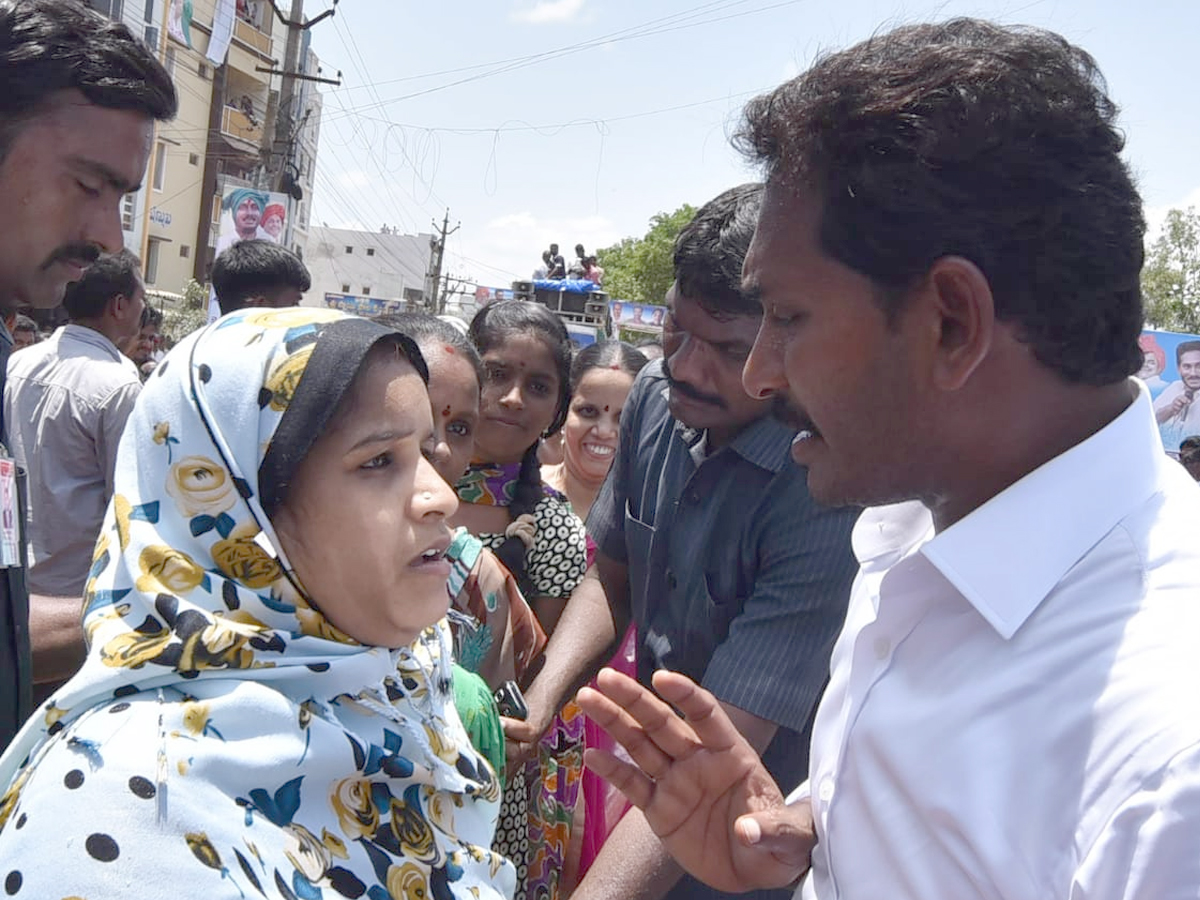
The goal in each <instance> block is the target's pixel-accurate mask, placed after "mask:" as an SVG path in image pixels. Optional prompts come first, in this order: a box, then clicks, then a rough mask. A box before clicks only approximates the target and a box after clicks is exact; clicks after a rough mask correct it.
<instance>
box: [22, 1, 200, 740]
mask: <svg viewBox="0 0 1200 900" xmlns="http://www.w3.org/2000/svg"><path fill="white" fill-rule="evenodd" d="M0 71H3V72H4V91H2V92H0V208H2V209H4V210H7V211H8V215H7V216H5V217H4V218H3V219H0V312H7V311H8V310H10V309H14V308H16V307H18V306H23V305H27V306H33V307H37V308H41V309H47V308H50V307H54V306H57V305H58V304H59V302H60V301H61V300H62V296H63V291H64V290H65V288H66V286H67V283H68V282H71V281H76V280H78V279H79V277H80V276H81V275H82V274H83V272H84V270H85V269H86V268H87V267H88V266H89V265H90V264H91V263H92V262H93V261H95V259H96V258H97V257H98V256H99V255H100V253H101V252H104V251H109V252H115V251H117V250H120V249H121V247H122V244H123V242H124V239H123V236H122V234H121V201H122V200H123V199H124V197H125V195H126V194H128V193H131V192H133V191H135V190H137V188H138V185H139V183H140V182H141V179H142V176H143V174H144V173H145V170H146V162H147V160H148V159H149V155H150V147H151V144H152V141H153V137H154V122H155V120H163V119H169V118H171V117H172V116H174V115H175V111H176V106H177V100H176V96H175V88H174V87H173V85H172V84H171V78H170V76H169V75H168V74H167V72H166V70H165V69H164V68H163V67H162V65H161V64H159V62H158V61H157V59H155V57H154V55H153V54H152V53H151V52H150V51H149V50H148V49H147V48H146V47H145V46H144V45H143V44H142V43H141V41H139V40H138V39H137V38H135V37H134V36H133V35H132V34H131V33H130V32H129V30H128V29H127V28H126V27H125V26H124V25H119V24H116V23H114V22H111V21H110V20H108V19H106V18H104V17H102V16H100V15H99V14H98V13H95V12H92V11H91V10H89V9H87V8H86V7H84V6H83V5H82V4H79V3H77V2H75V0H0ZM11 351H12V339H11V336H10V335H9V334H8V332H7V329H5V328H4V326H3V325H2V324H0V387H2V386H3V379H4V374H5V369H6V367H7V362H8V356H9V354H10V353H11ZM2 432H3V423H2V422H0V434H2ZM20 519H21V517H20V516H19V515H18V516H17V517H16V519H15V521H20ZM0 572H2V573H3V574H2V575H0V747H4V746H6V745H7V744H8V742H9V740H11V738H12V736H13V735H14V734H15V733H16V730H17V729H18V728H19V727H20V726H21V723H22V722H23V721H24V719H25V717H26V716H27V715H28V714H29V712H30V708H29V707H30V702H31V701H30V697H31V685H32V682H33V681H34V680H39V681H42V680H54V679H55V678H61V677H64V676H65V675H70V673H71V672H72V671H73V670H74V668H75V667H76V665H77V664H78V661H79V659H80V658H81V657H82V649H83V635H82V630H81V628H80V622H79V608H80V598H79V597H69V598H52V597H37V596H35V597H33V598H32V599H31V598H29V596H28V593H27V590H26V586H25V571H24V568H23V567H21V566H10V567H9V568H7V569H3V570H0ZM31 637H32V645H33V657H32V660H31V650H30V644H31Z"/></svg>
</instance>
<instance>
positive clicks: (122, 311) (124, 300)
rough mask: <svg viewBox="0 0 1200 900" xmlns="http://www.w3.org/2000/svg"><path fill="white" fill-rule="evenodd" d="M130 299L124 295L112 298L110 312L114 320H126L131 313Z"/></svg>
mask: <svg viewBox="0 0 1200 900" xmlns="http://www.w3.org/2000/svg"><path fill="white" fill-rule="evenodd" d="M129 305H130V304H129V298H128V297H127V296H125V295H124V294H117V295H116V296H115V297H113V298H112V302H111V303H110V304H109V306H108V309H109V312H110V313H112V317H113V318H114V319H124V318H125V316H126V314H127V313H128V312H129Z"/></svg>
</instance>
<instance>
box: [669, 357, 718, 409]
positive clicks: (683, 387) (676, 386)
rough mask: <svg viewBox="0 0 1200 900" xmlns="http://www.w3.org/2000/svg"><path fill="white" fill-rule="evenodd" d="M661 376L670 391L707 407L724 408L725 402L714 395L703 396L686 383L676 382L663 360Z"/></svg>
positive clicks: (703, 394)
mask: <svg viewBox="0 0 1200 900" xmlns="http://www.w3.org/2000/svg"><path fill="white" fill-rule="evenodd" d="M663 375H665V376H666V379H667V384H668V385H669V386H670V388H671V390H673V391H679V393H681V394H683V395H684V396H685V397H690V398H692V399H693V400H695V401H696V402H698V403H707V404H708V405H709V406H715V407H717V408H718V409H724V408H725V401H724V400H722V399H721V398H720V397H718V396H716V395H715V394H705V393H702V392H701V391H698V390H696V389H695V388H694V387H692V386H691V385H690V384H688V383H687V382H686V381H676V380H675V378H674V377H672V375H671V367H670V365H669V364H668V362H667V360H666V359H665V358H664V359H663Z"/></svg>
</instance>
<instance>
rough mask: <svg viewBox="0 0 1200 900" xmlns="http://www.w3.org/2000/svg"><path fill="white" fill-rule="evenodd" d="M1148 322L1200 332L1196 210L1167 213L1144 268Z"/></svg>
mask: <svg viewBox="0 0 1200 900" xmlns="http://www.w3.org/2000/svg"><path fill="white" fill-rule="evenodd" d="M1142 298H1143V300H1144V302H1145V306H1146V323H1147V325H1150V326H1153V327H1155V328H1163V329H1166V330H1168V331H1184V332H1188V333H1191V334H1196V333H1200V214H1197V212H1196V209H1195V207H1189V208H1188V209H1186V210H1179V209H1173V210H1171V211H1170V212H1168V213H1167V218H1166V221H1165V222H1164V223H1163V228H1162V233H1161V234H1160V235H1159V236H1158V238H1157V239H1155V241H1154V243H1153V244H1151V245H1150V252H1149V253H1147V254H1146V265H1145V266H1144V267H1143V268H1142Z"/></svg>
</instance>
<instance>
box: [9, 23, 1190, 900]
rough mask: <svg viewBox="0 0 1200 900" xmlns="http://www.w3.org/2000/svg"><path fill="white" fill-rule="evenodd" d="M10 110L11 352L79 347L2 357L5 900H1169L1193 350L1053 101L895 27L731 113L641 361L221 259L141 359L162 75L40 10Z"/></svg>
mask: <svg viewBox="0 0 1200 900" xmlns="http://www.w3.org/2000/svg"><path fill="white" fill-rule="evenodd" d="M0 66H3V67H4V69H5V71H6V73H7V75H8V78H9V81H10V84H11V90H10V91H9V92H6V96H3V97H0V124H3V126H4V127H2V128H0V199H3V200H6V201H8V202H7V204H6V208H8V209H10V210H12V211H13V215H12V216H10V217H9V218H8V219H6V220H5V221H4V223H3V224H0V229H2V231H3V233H2V234H0V304H3V309H4V311H5V312H6V313H14V312H15V311H16V310H17V309H18V308H20V307H26V306H27V307H32V308H35V309H46V308H50V307H55V306H58V305H59V304H62V305H63V306H64V307H65V309H66V312H67V313H68V315H69V316H70V321H69V323H68V324H67V325H65V326H64V327H62V328H60V329H58V330H56V331H55V332H54V333H53V334H52V335H50V336H48V337H47V338H46V339H45V340H43V341H41V342H40V343H32V345H31V346H29V347H26V348H25V349H22V350H21V351H20V352H19V353H15V352H14V343H15V341H14V340H13V337H12V335H10V333H9V330H8V329H2V328H0V373H3V376H2V377H0V381H2V382H3V393H4V404H3V417H2V419H0V435H2V436H3V438H4V441H3V443H4V451H3V452H2V453H0V502H3V504H4V507H3V510H0V512H2V513H3V519H2V520H0V521H2V522H3V526H4V528H3V531H2V533H0V551H3V561H4V562H6V563H7V565H6V566H5V567H4V571H3V577H0V638H2V640H3V644H2V645H0V745H3V746H5V747H6V748H7V749H5V750H4V753H3V756H0V879H2V880H3V883H4V889H5V892H6V895H7V896H17V897H21V896H28V897H51V896H54V897H59V896H64V897H65V896H78V897H102V896H115V895H117V894H118V893H126V894H127V893H129V891H130V890H131V889H133V890H135V891H136V892H137V893H138V894H139V895H144V896H167V895H172V896H189V897H191V896H194V897H206V898H207V897H239V898H246V897H251V896H268V897H282V898H304V900H309V898H318V897H328V896H335V895H336V896H342V897H369V898H371V900H386V898H391V900H400V898H403V900H414V898H427V897H434V898H447V897H458V898H476V900H480V898H493V897H494V898H521V900H526V898H528V900H560V898H561V900H566V898H568V897H571V898H575V900H599V898H643V900H654V898H663V897H670V898H678V900H684V898H689V900H690V898H709V897H712V898H716V897H727V896H732V895H740V896H751V897H756V898H763V900H780V898H784V897H787V896H790V895H792V894H797V895H798V896H800V897H802V898H805V900H832V898H837V897H843V898H849V900H875V898H879V897H902V898H911V900H918V898H919V900H939V898H945V900H962V898H967V897H978V898H996V900H1000V898H1006V900H1013V898H1030V900H1033V898H1038V900H1042V898H1062V900H1068V898H1071V900H1084V898H1097V900H1099V898H1104V900H1115V898H1124V900H1150V898H1154V900H1162V898H1184V897H1195V896H1196V895H1197V892H1198V891H1200V856H1198V855H1197V854H1196V853H1195V837H1194V836H1195V834H1196V830H1197V828H1198V827H1200V749H1198V748H1200V717H1197V716H1191V715H1190V714H1188V713H1187V710H1188V709H1192V708H1193V707H1194V706H1195V703H1194V701H1193V700H1192V695H1193V693H1194V691H1193V687H1192V686H1193V684H1194V683H1195V681H1196V680H1197V677H1198V676H1200V670H1198V666H1200V662H1198V660H1200V654H1197V652H1196V650H1197V647H1198V646H1200V610H1198V609H1197V605H1196V600H1197V598H1198V597H1200V547H1198V546H1197V545H1196V542H1195V539H1194V538H1193V537H1192V536H1191V535H1190V526H1189V525H1188V523H1189V522H1190V518H1191V513H1192V512H1193V511H1194V509H1195V508H1196V505H1197V503H1198V502H1200V487H1198V486H1197V485H1196V483H1195V481H1194V480H1193V478H1191V477H1189V474H1192V475H1193V476H1194V475H1195V474H1196V473H1195V469H1197V468H1200V438H1196V437H1192V436H1190V435H1189V436H1186V437H1185V438H1184V439H1183V441H1182V445H1181V447H1180V462H1182V463H1183V465H1182V466H1181V465H1179V463H1178V462H1176V461H1175V460H1173V459H1171V458H1169V457H1168V456H1167V455H1166V454H1164V453H1163V452H1162V444H1161V441H1160V437H1159V430H1158V426H1159V424H1160V423H1162V422H1163V421H1164V420H1165V418H1169V417H1171V416H1174V417H1177V418H1178V417H1181V416H1186V415H1187V414H1188V412H1189V411H1190V409H1191V400H1192V397H1191V392H1192V390H1193V389H1194V388H1195V389H1200V361H1198V360H1200V347H1196V346H1192V345H1190V344H1188V343H1184V344H1181V345H1180V346H1179V348H1178V350H1177V356H1178V368H1179V373H1180V379H1181V381H1180V384H1181V385H1182V386H1181V387H1180V388H1179V390H1177V391H1172V389H1171V387H1170V386H1167V385H1163V386H1162V392H1161V394H1159V395H1158V399H1157V400H1152V396H1151V393H1152V387H1151V386H1149V385H1147V383H1146V381H1145V380H1141V379H1138V378H1135V377H1134V376H1135V375H1137V374H1138V373H1139V372H1141V373H1142V375H1143V378H1144V377H1145V367H1146V365H1147V361H1146V354H1147V353H1148V352H1152V351H1150V350H1147V346H1146V343H1145V341H1144V340H1142V342H1141V343H1139V340H1140V338H1139V334H1140V331H1141V327H1142V307H1141V299H1140V289H1139V283H1138V276H1139V272H1140V268H1141V263H1142V254H1143V232H1144V227H1145V226H1144V221H1143V217H1142V211H1141V202H1140V198H1139V197H1138V194H1137V192H1136V190H1135V188H1134V185H1133V182H1132V179H1131V178H1130V175H1129V172H1128V169H1127V167H1126V165H1125V164H1124V162H1123V161H1122V160H1121V156H1120V153H1121V150H1122V146H1123V138H1122V135H1121V133H1120V132H1119V131H1118V129H1117V127H1116V123H1115V115H1116V110H1115V106H1114V105H1113V104H1112V102H1111V101H1110V100H1109V98H1108V97H1107V95H1106V93H1105V89H1104V87H1103V82H1102V80H1101V78H1100V75H1099V72H1098V71H1097V70H1096V67H1095V65H1094V63H1093V62H1092V60H1091V58H1090V57H1089V56H1088V55H1087V54H1086V53H1085V52H1084V51H1082V50H1080V49H1079V48H1077V47H1074V46H1072V45H1070V44H1068V43H1066V42H1065V41H1063V40H1062V39H1061V38H1059V37H1057V36H1055V35H1052V34H1049V33H1046V32H1042V31H1037V30H1032V29H1023V28H1004V27H999V26H996V25H992V24H990V23H986V22H982V21H978V20H971V19H956V20H951V21H949V22H945V23H942V24H938V25H914V26H904V27H901V28H898V29H895V30H893V31H891V32H887V33H881V34H877V35H875V36H874V37H872V38H871V39H870V40H868V41H866V42H864V43H862V44H859V45H857V46H855V47H852V48H850V49H848V50H845V51H841V52H838V53H832V54H828V55H826V56H824V57H822V58H821V59H820V60H819V61H818V62H817V63H816V64H815V65H814V66H813V68H812V69H811V70H809V71H808V72H805V73H803V74H801V75H799V76H797V77H796V78H795V79H793V80H791V81H789V82H787V83H786V84H784V85H782V86H781V87H779V88H778V89H777V90H776V91H774V92H772V93H771V94H769V95H766V96H764V97H760V98H758V99H756V100H754V101H751V103H750V104H749V105H748V107H747V109H746V112H745V120H744V123H743V125H742V128H741V130H740V132H739V134H738V136H737V142H738V145H739V146H740V147H741V148H742V149H743V150H744V151H745V152H746V153H747V155H748V156H749V158H750V159H751V160H752V161H753V162H755V163H757V164H759V165H760V166H761V167H762V169H763V172H764V175H765V177H764V180H763V182H762V183H757V182H756V183H748V184H743V185H739V186H736V187H733V188H730V189H729V190H727V191H724V192H722V193H721V194H720V195H718V196H717V197H715V198H713V199H711V200H710V201H709V202H707V203H705V204H704V205H703V206H702V207H701V208H700V209H699V210H698V211H697V212H696V214H695V216H694V218H693V219H692V221H691V222H690V223H689V224H688V225H686V227H684V229H683V231H682V232H681V233H680V235H679V237H678V239H677V241H676V243H675V246H674V252H673V267H674V269H673V274H674V281H673V284H672V285H671V288H670V290H669V291H668V293H667V296H666V297H665V298H664V303H665V310H666V312H665V316H664V320H663V322H662V326H663V331H662V338H661V353H659V354H651V353H644V352H642V351H641V350H640V349H638V348H635V347H632V346H630V345H628V344H625V343H622V342H620V341H614V340H606V341H600V342H598V343H596V344H594V345H591V346H589V347H587V348H584V349H582V350H574V349H573V348H572V344H571V341H570V339H569V336H568V333H567V331H566V328H565V326H564V324H563V322H562V320H561V319H560V318H558V317H557V316H556V315H554V314H553V313H551V312H550V311H549V310H548V309H547V308H546V307H544V306H542V305H539V304H536V303H531V302H526V301H521V300H505V301H498V302H494V303H492V304H489V305H487V306H485V307H484V308H482V309H481V310H480V311H479V312H478V313H477V314H476V315H475V316H474V318H473V319H472V321H471V322H470V323H469V325H466V324H465V323H462V322H458V321H457V320H453V319H449V318H440V317H435V316H432V315H425V314H406V315H402V316H393V317H385V318H381V319H379V320H368V319H364V318H360V317H356V316H351V315H347V314H345V313H341V312H337V311H333V310H327V309H317V308H307V307H301V306H299V305H298V304H299V302H300V300H301V299H302V297H303V294H304V292H305V291H307V290H308V289H309V287H310V285H311V278H310V275H309V273H308V271H307V269H306V268H305V266H304V264H303V262H302V261H301V260H299V259H298V258H297V257H296V256H295V255H294V254H292V253H291V252H290V251H288V250H287V249H285V248H283V247H281V246H279V245H278V244H275V243H273V242H272V241H270V240H267V239H264V238H262V237H261V236H259V235H257V234H256V233H254V232H253V229H251V228H250V227H249V226H247V229H246V232H245V234H244V235H243V237H244V239H243V240H241V241H239V242H237V243H233V244H231V245H230V246H229V247H227V248H221V252H220V254H219V255H218V256H217V258H216V260H215V263H214V266H213V271H212V282H213V288H214V292H215V295H216V301H217V304H218V306H219V308H220V312H221V316H220V318H219V319H217V320H216V321H214V322H212V323H210V324H209V325H207V326H205V327H204V328H201V329H199V330H197V331H196V332H194V333H193V334H191V335H189V336H187V337H186V338H184V339H183V340H181V341H180V342H179V344H178V345H177V346H175V347H174V348H173V349H172V350H171V351H170V352H169V353H167V354H166V355H165V356H164V357H162V358H161V359H156V358H155V354H154V350H155V347H154V340H153V334H154V331H155V329H156V328H157V327H158V325H159V323H157V322H155V321H153V316H152V315H151V314H150V313H149V312H148V311H147V310H146V308H145V302H144V287H143V285H142V283H141V276H140V274H139V270H140V264H139V262H138V260H137V258H136V257H134V256H133V255H132V254H130V253H128V252H127V251H124V250H122V249H121V231H120V227H119V217H118V215H117V213H118V207H119V203H120V200H121V197H122V196H123V195H124V194H125V193H126V192H127V191H128V190H129V189H131V188H132V187H133V186H134V185H136V184H137V183H138V182H139V181H140V178H141V175H142V173H143V172H144V169H145V166H146V161H147V160H146V156H147V149H146V148H147V147H148V146H149V144H150V135H151V134H152V130H153V125H154V122H155V121H156V120H161V119H165V118H169V117H170V116H172V115H173V114H174V112H175V109H176V105H177V101H176V96H175V92H174V88H173V87H172V84H171V81H170V78H169V76H168V75H167V73H166V71H165V70H164V69H163V68H162V67H161V66H160V65H159V63H158V62H157V61H156V60H155V58H154V56H153V54H152V53H150V52H149V51H148V50H147V49H146V48H145V47H144V46H143V45H142V44H141V42H140V41H139V40H138V39H136V38H135V37H133V36H132V35H131V34H130V33H129V32H128V30H127V29H125V28H124V26H120V25H117V24H113V23H111V22H109V21H108V20H104V19H101V18H100V17H98V16H96V15H95V14H93V13H91V12H90V11H88V10H87V9H86V8H85V7H83V6H81V5H78V4H76V3H75V2H74V0H0ZM117 74H119V76H120V77H115V76H116V75H117ZM73 184H78V185H79V187H73V186H72V185H73ZM81 188H83V190H81ZM63 192H66V193H67V195H68V196H67V197H66V198H64V197H63V196H60V195H61V194H62V193H63ZM77 194H78V196H76V195H77ZM260 199H261V198H256V197H248V196H247V197H241V198H239V199H238V200H237V201H236V202H234V203H233V205H232V207H231V208H234V209H238V208H241V207H242V206H245V207H246V208H245V210H243V212H244V213H246V214H247V215H248V218H247V221H249V219H250V218H253V219H254V220H255V222H257V220H258V218H259V217H260V216H258V215H257V214H256V213H255V209H257V210H258V212H261V209H260V208H259V207H261V203H260V202H259V201H260ZM67 200H70V201H71V202H67ZM246 204H249V206H246ZM250 207H255V209H250ZM998 222H1001V223H1010V224H1011V225H1012V227H1006V228H997V227H995V226H996V223H998ZM1063 222H1070V223H1072V227H1070V228H1064V227H1062V223H1063ZM1018 225H1019V227H1018ZM557 250H558V248H557V246H556V245H551V247H550V249H549V250H548V251H547V253H546V254H545V256H544V259H545V262H546V266H547V270H546V273H545V274H546V277H550V278H554V277H558V278H567V277H570V275H571V272H572V271H575V272H576V274H577V275H578V274H580V273H582V275H583V276H584V277H588V265H589V260H590V261H591V265H592V266H594V264H595V260H594V257H588V256H586V255H585V253H584V248H583V247H582V246H577V247H576V252H577V262H578V263H579V266H572V267H571V268H570V269H568V268H567V267H566V266H565V265H564V264H563V260H562V257H561V256H560V255H559V254H558V252H557ZM560 270H561V274H559V272H560ZM13 324H14V325H15V326H19V325H21V322H20V320H19V319H15V320H14V323H13ZM35 331H36V329H35ZM647 349H649V348H647ZM651 356H653V357H654V358H651ZM1193 356H1195V357H1197V359H1193V358H1192V357H1193ZM1156 359H1157V356H1156ZM1160 371H1161V366H1160ZM881 372H882V373H883V374H882V375H881ZM1193 382H1195V384H1193ZM1164 398H1165V399H1164ZM555 448H557V449H555ZM556 454H557V456H558V458H554V459H552V458H550V457H552V456H555V455H556ZM1185 469H1186V471H1185ZM26 543H27V544H28V546H27V547H26V546H25V545H26ZM81 601H82V614H81V612H80V603H81ZM35 688H36V691H35ZM793 788H794V790H793ZM131 886H134V887H133V888H131Z"/></svg>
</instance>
